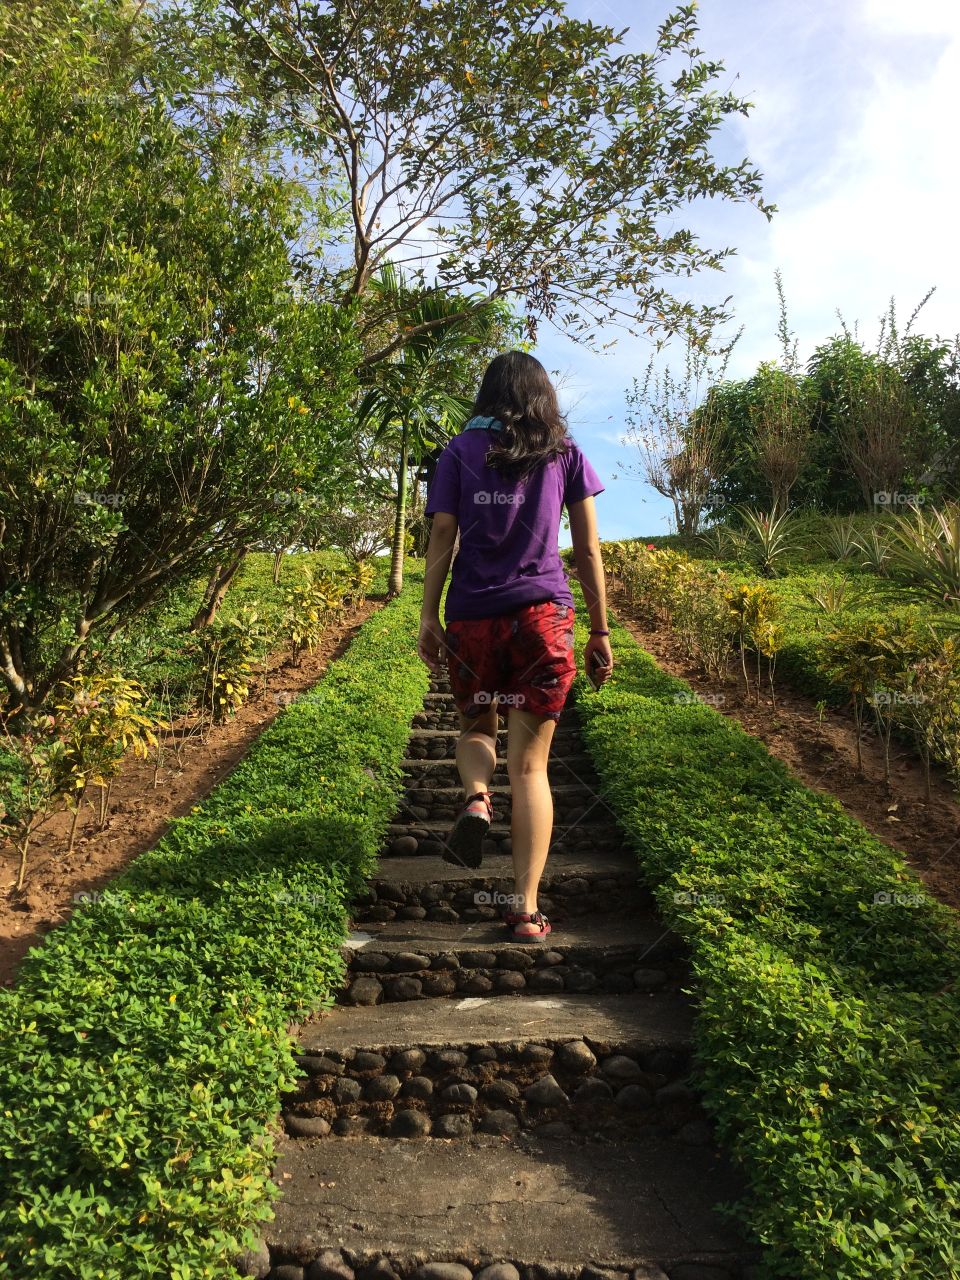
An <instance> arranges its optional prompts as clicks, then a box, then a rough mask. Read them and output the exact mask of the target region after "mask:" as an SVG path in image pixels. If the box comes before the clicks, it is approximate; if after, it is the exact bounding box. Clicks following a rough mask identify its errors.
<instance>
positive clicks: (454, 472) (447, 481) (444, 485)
mask: <svg viewBox="0 0 960 1280" xmlns="http://www.w3.org/2000/svg"><path fill="white" fill-rule="evenodd" d="M437 511H448V512H449V513H450V515H452V516H455V515H459V513H460V459H459V458H458V457H457V455H456V454H455V453H454V451H453V450H452V449H451V448H450V446H449V445H447V447H446V448H445V449H444V450H443V452H442V453H441V454H440V457H439V458H438V459H437V465H436V467H435V468H434V471H433V476H432V478H431V480H430V484H429V487H428V489H427V506H426V514H427V515H428V516H432V515H434V514H435V512H437Z"/></svg>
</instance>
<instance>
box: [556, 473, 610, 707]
mask: <svg viewBox="0 0 960 1280" xmlns="http://www.w3.org/2000/svg"><path fill="white" fill-rule="evenodd" d="M567 513H568V514H569V516H570V536H571V538H572V540H573V554H574V558H575V559H576V562H577V577H578V579H579V580H580V586H581V588H582V589H583V598H584V600H585V601H586V604H587V609H588V610H589V611H590V629H591V630H592V631H606V629H607V587H606V579H605V578H604V574H603V561H602V559H601V558H600V539H599V538H598V537H597V509H596V504H595V503H594V500H593V498H584V499H583V501H582V502H571V503H570V505H569V506H568V507H567ZM594 653H597V654H599V656H600V658H601V659H602V660H603V662H604V663H605V664H606V671H605V673H603V674H602V675H598V676H597V680H598V682H599V683H603V681H605V680H609V678H610V673H611V671H612V670H613V652H612V650H611V648H610V637H609V636H591V637H590V638H589V640H588V641H587V643H586V645H585V646H584V650H583V664H584V668H585V669H586V670H587V671H589V670H590V659H591V656H592V655H593V654H594Z"/></svg>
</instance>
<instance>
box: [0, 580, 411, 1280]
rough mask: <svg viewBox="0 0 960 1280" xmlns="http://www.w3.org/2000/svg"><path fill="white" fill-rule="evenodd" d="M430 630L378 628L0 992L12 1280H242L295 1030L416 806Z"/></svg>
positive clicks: (400, 615) (322, 993)
mask: <svg viewBox="0 0 960 1280" xmlns="http://www.w3.org/2000/svg"><path fill="white" fill-rule="evenodd" d="M418 612H419V600H418V599H417V597H416V595H415V594H414V595H413V596H412V597H408V596H404V597H401V598H400V599H398V600H396V601H394V602H393V603H391V604H390V605H389V606H387V608H385V609H384V610H382V611H381V612H379V613H377V614H375V615H374V616H373V617H372V618H370V619H369V620H368V621H367V623H366V624H365V625H364V626H363V628H362V629H361V631H360V633H359V634H358V636H357V638H356V639H355V640H354V642H353V644H352V645H351V646H350V648H349V650H348V651H347V653H346V654H345V655H344V656H343V658H341V659H338V661H337V662H336V663H334V664H333V665H332V666H331V667H330V669H329V670H328V672H327V673H326V675H325V676H324V678H323V680H322V681H321V682H320V684H319V685H317V686H316V688H315V689H314V690H313V691H312V692H311V693H309V694H306V695H304V696H303V697H302V698H300V699H299V700H298V701H296V702H294V703H293V704H292V705H291V706H289V707H288V708H287V709H286V710H284V711H283V712H282V713H281V715H280V716H279V717H278V718H277V719H276V720H275V721H274V723H273V724H272V725H271V726H270V728H269V729H268V730H267V731H266V732H265V733H264V734H263V735H262V736H261V737H260V738H259V739H258V741H257V743H256V744H255V746H254V747H253V749H252V750H251V752H250V753H249V755H248V756H247V757H246V758H245V759H244V760H243V762H242V763H241V764H240V765H239V766H238V768H237V769H236V770H235V771H234V772H233V773H232V774H231V775H230V777H229V778H228V779H227V780H226V781H225V782H224V783H222V784H221V785H220V786H219V787H218V788H217V789H216V790H215V791H214V792H212V793H211V795H210V796H209V797H208V798H207V799H206V800H205V801H204V802H203V803H202V804H201V805H199V806H198V807H197V808H196V809H195V810H194V811H193V812H192V813H191V814H190V815H188V816H187V817H186V818H182V819H180V820H178V821H177V822H175V823H174V825H173V827H172V828H171V830H170V831H169V833H168V834H167V835H166V836H165V837H164V839H163V840H162V841H161V842H160V844H159V845H157V847H156V848H155V849H154V850H152V851H151V852H150V853H147V854H145V855H143V856H142V857H140V858H139V859H138V860H137V861H136V862H135V863H133V865H132V866H131V867H130V868H129V869H128V870H127V871H126V872H125V873H124V874H123V875H122V876H121V877H120V878H119V879H117V880H116V881H114V883H113V885H112V886H111V889H110V890H109V892H104V893H103V894H102V895H100V896H99V898H98V899H97V900H96V901H94V902H91V903H90V904H87V905H84V906H83V907H82V908H80V909H79V910H77V911H76V912H75V913H74V915H73V917H72V919H71V920H70V921H69V923H68V924H66V925H65V926H63V927H62V928H59V929H57V930H55V931H54V932H53V933H51V934H50V935H48V937H47V938H46V939H45V941H44V944H43V946H41V947H39V948H35V949H34V950H33V951H32V952H31V954H30V956H29V957H28V958H27V960H26V962H25V964H24V966H23V968H22V970H21V974H20V978H19V982H18V985H17V987H16V989H14V990H12V991H3V992H0V1150H2V1152H3V1155H4V1160H3V1162H2V1164H0V1206H2V1207H0V1240H2V1242H3V1243H2V1244H0V1276H4V1277H10V1280H32V1278H34V1277H35V1278H36V1280H98V1277H99V1278H102V1277H106V1276H111V1277H113V1276H123V1277H124V1280H137V1278H140V1277H142V1278H143V1280H147V1278H148V1277H149V1278H151V1280H168V1278H169V1277H178V1278H179V1280H200V1278H201V1277H202V1280H233V1277H234V1276H235V1274H236V1272H235V1269H234V1268H233V1266H232V1265H231V1261H230V1259H231V1256H232V1255H233V1254H235V1253H236V1252H237V1251H238V1248H239V1246H240V1245H241V1237H242V1236H244V1233H246V1232H247V1231H248V1229H252V1228H254V1227H255V1226H256V1224H257V1223H258V1222H259V1221H261V1220H262V1219H263V1218H264V1217H266V1216H268V1213H269V1201H270V1199H271V1198H272V1196H273V1195H274V1194H275V1188H273V1186H272V1184H271V1183H270V1182H269V1172H270V1168H271V1165H272V1163H273V1159H274V1148H273V1137H272V1134H273V1132H274V1128H275V1120H276V1117H277V1114H278V1111H279V1105H280V1099H281V1095H282V1094H283V1093H284V1092H286V1091H288V1090H290V1089H291V1088H293V1086H294V1083H295V1078H296V1075H297V1071H296V1067H295V1064H294V1061H293V1058H292V1056H291V1040H290V1037H289V1035H288V1033H287V1026H288V1024H289V1023H290V1022H291V1021H292V1020H295V1019H298V1018H303V1017H304V1016H306V1015H307V1014H308V1013H310V1012H312V1011H315V1010H316V1009H318V1008H320V1007H322V1006H323V1005H324V1004H326V1003H328V1002H329V999H330V992H331V989H332V987H333V986H334V984H335V983H336V982H337V981H338V980H339V979H340V978H341V976H342V973H343V962H342V960H341V958H340V955H339V953H338V947H339V946H340V944H341V942H342V939H343V934H344V927H345V910H344V908H345V904H346V903H347V902H348V901H349V899H350V898H351V897H352V896H353V895H354V894H355V893H357V892H358V891H359V890H360V889H361V888H362V887H363V886H364V884H365V879H366V876H367V874H368V873H369V871H370V870H371V869H372V867H373V865H374V860H375V856H376V852H377V849H378V846H379V843H380V840H381V838H382V835H383V833H384V831H385V830H386V826H387V823H388V822H389V819H390V816H391V813H392V812H393V810H394V808H395V805H396V803H397V797H398V795H399V791H400V786H401V770H400V763H399V762H400V760H401V758H402V756H403V752H404V749H405V745H406V740H407V734H408V729H409V722H410V719H411V717H412V715H413V713H414V712H415V710H416V709H417V707H418V706H420V705H421V703H422V699H423V695H424V693H425V691H426V688H427V681H428V677H427V671H426V668H425V667H424V666H423V664H422V663H421V662H420V660H419V658H418V657H417V656H416V634H417V622H418ZM250 1242H251V1237H250V1236H249V1235H248V1236H247V1243H250Z"/></svg>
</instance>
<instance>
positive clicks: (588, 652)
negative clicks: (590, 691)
mask: <svg viewBox="0 0 960 1280" xmlns="http://www.w3.org/2000/svg"><path fill="white" fill-rule="evenodd" d="M593 654H597V655H598V660H599V661H600V662H603V663H605V664H606V665H605V666H603V667H594V666H591V665H590V660H591V657H592V655H593ZM583 669H584V671H585V672H586V673H587V678H588V679H590V680H592V682H593V683H594V684H595V685H597V687H599V686H600V685H602V684H606V683H607V681H608V680H609V679H610V676H611V675H612V673H613V650H612V649H611V648H610V637H609V636H591V637H590V638H589V640H588V641H587V643H586V644H585V645H584V646H583Z"/></svg>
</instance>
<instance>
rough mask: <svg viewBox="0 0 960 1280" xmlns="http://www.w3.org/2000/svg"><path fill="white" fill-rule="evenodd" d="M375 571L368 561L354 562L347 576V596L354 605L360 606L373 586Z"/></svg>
mask: <svg viewBox="0 0 960 1280" xmlns="http://www.w3.org/2000/svg"><path fill="white" fill-rule="evenodd" d="M375 577H376V570H375V569H374V567H373V565H372V564H371V563H370V561H369V560H356V561H355V562H354V563H353V564H352V565H351V566H350V570H349V573H348V575H347V594H348V595H349V596H350V599H351V600H352V601H353V603H354V604H355V605H358V606H359V605H362V604H363V602H364V600H366V598H367V592H368V591H369V590H370V588H371V587H372V586H373V580H374V578H375Z"/></svg>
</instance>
